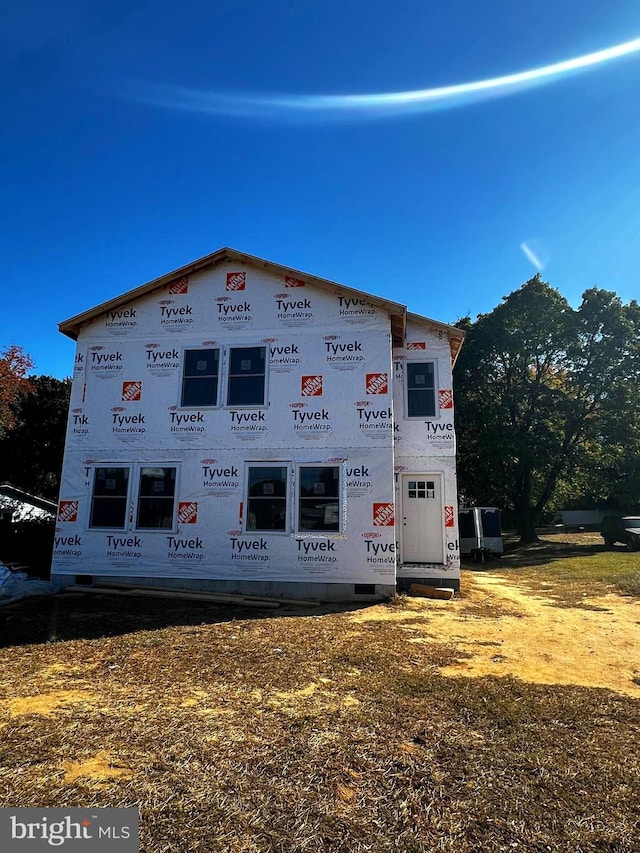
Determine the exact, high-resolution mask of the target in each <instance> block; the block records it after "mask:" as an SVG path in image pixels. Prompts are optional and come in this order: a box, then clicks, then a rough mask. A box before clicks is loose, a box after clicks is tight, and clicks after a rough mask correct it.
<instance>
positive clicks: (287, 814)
mask: <svg viewBox="0 0 640 853" xmlns="http://www.w3.org/2000/svg"><path fill="white" fill-rule="evenodd" d="M594 547H595V546H594ZM583 556H585V555H583ZM572 558H573V557H572ZM585 558H586V556H585ZM558 559H559V558H558V557H557V556H556V560H558ZM625 559H626V557H625ZM527 565H528V567H529V569H530V570H532V566H531V565H529V564H527ZM537 565H539V566H547V564H546V563H544V561H542V562H540V561H538V563H537ZM523 567H524V568H525V569H526V565H525V564H522V565H520V566H518V567H516V569H514V566H513V565H512V564H511V563H509V561H508V560H507V561H506V562H505V563H504V564H496V565H491V566H489V567H486V566H483V567H480V568H479V570H468V571H465V572H464V573H463V593H462V595H461V596H460V597H458V598H456V599H454V600H453V601H451V602H443V601H428V600H417V599H405V598H402V599H398V600H396V601H395V602H392V603H391V604H388V605H376V606H374V607H362V608H358V607H354V608H344V609H336V608H324V609H317V610H313V611H312V610H310V611H300V610H294V609H291V610H282V611H264V612H259V611H258V612H254V611H244V610H241V609H236V610H229V609H225V608H222V607H219V606H215V605H211V604H201V603H195V602H184V601H182V602H178V601H171V600H157V599H155V600H151V599H144V598H123V597H119V598H116V597H113V596H104V597H102V596H89V595H84V596H83V595H79V596H68V597H67V596H56V597H51V598H43V599H38V600H36V599H32V600H25V601H23V602H19V603H17V604H15V605H12V606H10V607H5V608H3V610H2V611H0V637H1V640H2V646H3V648H2V661H3V662H2V668H1V671H0V734H1V737H0V805H3V806H85V807H88V806H94V807H96V806H137V807H138V808H139V810H140V816H141V850H143V851H145V853H161V851H163V853H164V851H176V853H182V851H184V853H187V851H198V853H210V851H211V853H213V851H232V853H236V851H238V853H239V851H243V853H244V851H251V852H252V853H254V851H255V853H258V851H260V853H262V851H282V852H283V853H284V851H287V853H289V851H290V852H291V853H293V851H314V853H315V851H319V850H327V851H362V853H364V851H408V852H409V851H411V852H412V853H413V852H415V853H417V851H425V853H426V851H451V853H453V851H455V853H466V851H482V853H484V851H513V850H522V851H548V850H551V851H574V853H578V851H580V853H582V852H583V851H608V853H627V851H628V853H631V851H637V850H639V849H640V841H639V838H640V832H639V829H640V827H639V824H638V816H639V815H640V758H639V750H638V744H639V742H640V737H639V735H640V702H639V701H638V699H639V698H640V678H638V676H640V672H638V670H640V660H638V664H637V666H638V669H635V668H634V666H633V662H634V659H635V656H637V653H638V648H639V647H640V642H636V644H635V647H634V645H633V640H634V637H635V639H636V640H638V639H640V605H639V604H638V602H637V599H634V598H630V597H628V596H623V595H620V594H619V593H618V592H616V591H615V590H612V589H611V588H609V587H608V586H605V585H602V584H600V585H598V584H596V583H594V581H593V580H590V581H589V582H588V584H587V585H586V586H585V588H584V589H583V592H584V593H585V595H581V597H580V598H579V599H577V598H576V599H575V601H574V603H573V605H572V606H571V607H566V606H563V607H558V606H556V605H558V604H566V602H563V601H562V600H561V599H562V596H561V595H560V594H559V590H560V586H559V584H560V583H561V581H559V580H558V581H557V582H556V583H555V585H554V584H553V583H552V581H551V580H549V577H550V576H546V575H544V572H542V573H541V575H540V577H541V578H543V577H544V578H545V579H544V581H542V580H541V581H540V583H539V584H538V585H537V586H536V584H535V582H534V580H532V578H534V579H535V575H531V574H530V573H529V574H528V573H527V571H526V570H523V571H521V572H520V570H521V569H523ZM547 567H548V566H547ZM519 572H520V574H519ZM549 586H552V587H553V588H552V589H549ZM542 587H546V588H542ZM574 587H575V583H574V584H573V586H572V589H573V592H572V595H573V593H574V592H575V588H574ZM585 617H587V618H585ZM616 625H617V626H618V627H619V628H620V630H618V631H616V630H612V628H614V629H615V626H616ZM571 626H574V627H575V630H574V631H572V630H571ZM622 626H624V631H622ZM634 627H635V628H637V631H636V633H635V634H634ZM623 633H624V637H622V634H623ZM629 643H631V646H629ZM616 644H617V645H616ZM550 645H551V647H550ZM610 647H612V648H613V651H611V648H610ZM605 649H606V655H605V654H604V650H605ZM591 652H593V654H591ZM545 655H546V657H545ZM598 657H601V658H602V661H601V663H602V665H601V666H598V665H597V664H596V663H594V661H595V660H597V659H598ZM605 657H606V660H604V658H605ZM615 661H617V662H618V665H617V666H616V664H615ZM593 684H597V686H590V685H593Z"/></svg>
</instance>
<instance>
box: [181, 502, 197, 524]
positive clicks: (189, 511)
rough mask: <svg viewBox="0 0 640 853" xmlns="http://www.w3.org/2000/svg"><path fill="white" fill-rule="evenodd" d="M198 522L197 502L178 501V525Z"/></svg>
mask: <svg viewBox="0 0 640 853" xmlns="http://www.w3.org/2000/svg"><path fill="white" fill-rule="evenodd" d="M197 521H198V502H197V501H180V503H179V504H178V524H196V523H197Z"/></svg>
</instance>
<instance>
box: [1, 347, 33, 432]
mask: <svg viewBox="0 0 640 853" xmlns="http://www.w3.org/2000/svg"><path fill="white" fill-rule="evenodd" d="M32 367H33V361H32V360H31V357H30V356H28V355H27V353H25V352H24V350H23V349H22V348H21V347H19V346H16V345H15V344H12V345H11V346H9V347H6V348H5V350H4V351H3V352H2V353H0V435H2V434H3V433H4V432H5V430H7V429H10V428H11V427H12V426H13V424H14V421H15V412H14V405H15V403H16V401H17V399H18V397H19V395H20V394H26V393H28V391H29V389H30V384H29V381H28V380H27V379H26V376H27V373H28V372H29V371H30V370H31V368H32Z"/></svg>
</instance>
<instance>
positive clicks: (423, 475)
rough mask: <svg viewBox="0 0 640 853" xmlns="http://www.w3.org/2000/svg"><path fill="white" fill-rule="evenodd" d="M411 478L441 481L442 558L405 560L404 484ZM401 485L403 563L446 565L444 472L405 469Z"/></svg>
mask: <svg viewBox="0 0 640 853" xmlns="http://www.w3.org/2000/svg"><path fill="white" fill-rule="evenodd" d="M410 479H411V480H417V479H420V480H426V479H430V480H438V481H439V483H440V503H439V506H438V511H439V518H440V526H439V529H440V543H441V552H440V560H420V561H419V562H410V563H407V562H406V561H405V558H404V554H405V524H404V520H405V517H404V511H405V506H404V502H405V496H404V494H405V489H404V484H405V480H410ZM399 486H400V489H399V492H400V495H399V497H400V518H399V521H400V524H401V530H400V556H401V562H402V564H403V565H405V564H406V565H407V566H411V565H421V564H423V563H427V564H432V565H446V562H447V554H446V531H445V527H444V474H443V473H442V472H441V471H440V472H436V471H429V472H423V471H403V472H402V473H401V474H400V482H399Z"/></svg>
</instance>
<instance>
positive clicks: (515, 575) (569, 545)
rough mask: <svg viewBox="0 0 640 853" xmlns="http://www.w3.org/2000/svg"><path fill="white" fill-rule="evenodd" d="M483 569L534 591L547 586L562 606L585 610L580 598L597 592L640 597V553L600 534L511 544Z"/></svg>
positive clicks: (563, 535) (557, 536)
mask: <svg viewBox="0 0 640 853" xmlns="http://www.w3.org/2000/svg"><path fill="white" fill-rule="evenodd" d="M510 545H511V547H509V546H510ZM480 568H481V569H482V568H485V569H488V570H490V571H491V572H492V573H494V574H497V575H503V576H505V577H509V578H510V579H511V580H516V579H517V582H518V583H519V584H523V585H527V586H529V587H530V588H531V589H534V590H538V589H539V588H540V586H541V584H544V586H545V595H549V596H550V597H552V598H555V599H556V603H557V604H558V606H564V607H567V606H568V607H578V606H581V599H583V598H585V597H588V596H589V595H592V594H594V593H595V594H602V593H607V592H618V593H623V594H625V595H631V596H633V597H635V598H640V552H638V551H631V552H630V551H627V550H626V548H623V547H621V546H618V547H614V548H611V547H607V546H605V545H604V544H603V540H602V537H601V536H600V534H599V533H555V534H550V535H546V536H541V537H540V541H539V542H537V543H535V544H533V545H528V546H524V547H517V546H516V545H515V543H509V542H507V551H506V553H505V555H504V556H503V557H502V558H500V559H499V560H492V561H489V562H487V563H484V564H480ZM582 606H585V605H582ZM586 607H587V608H588V607H589V605H586Z"/></svg>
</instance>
